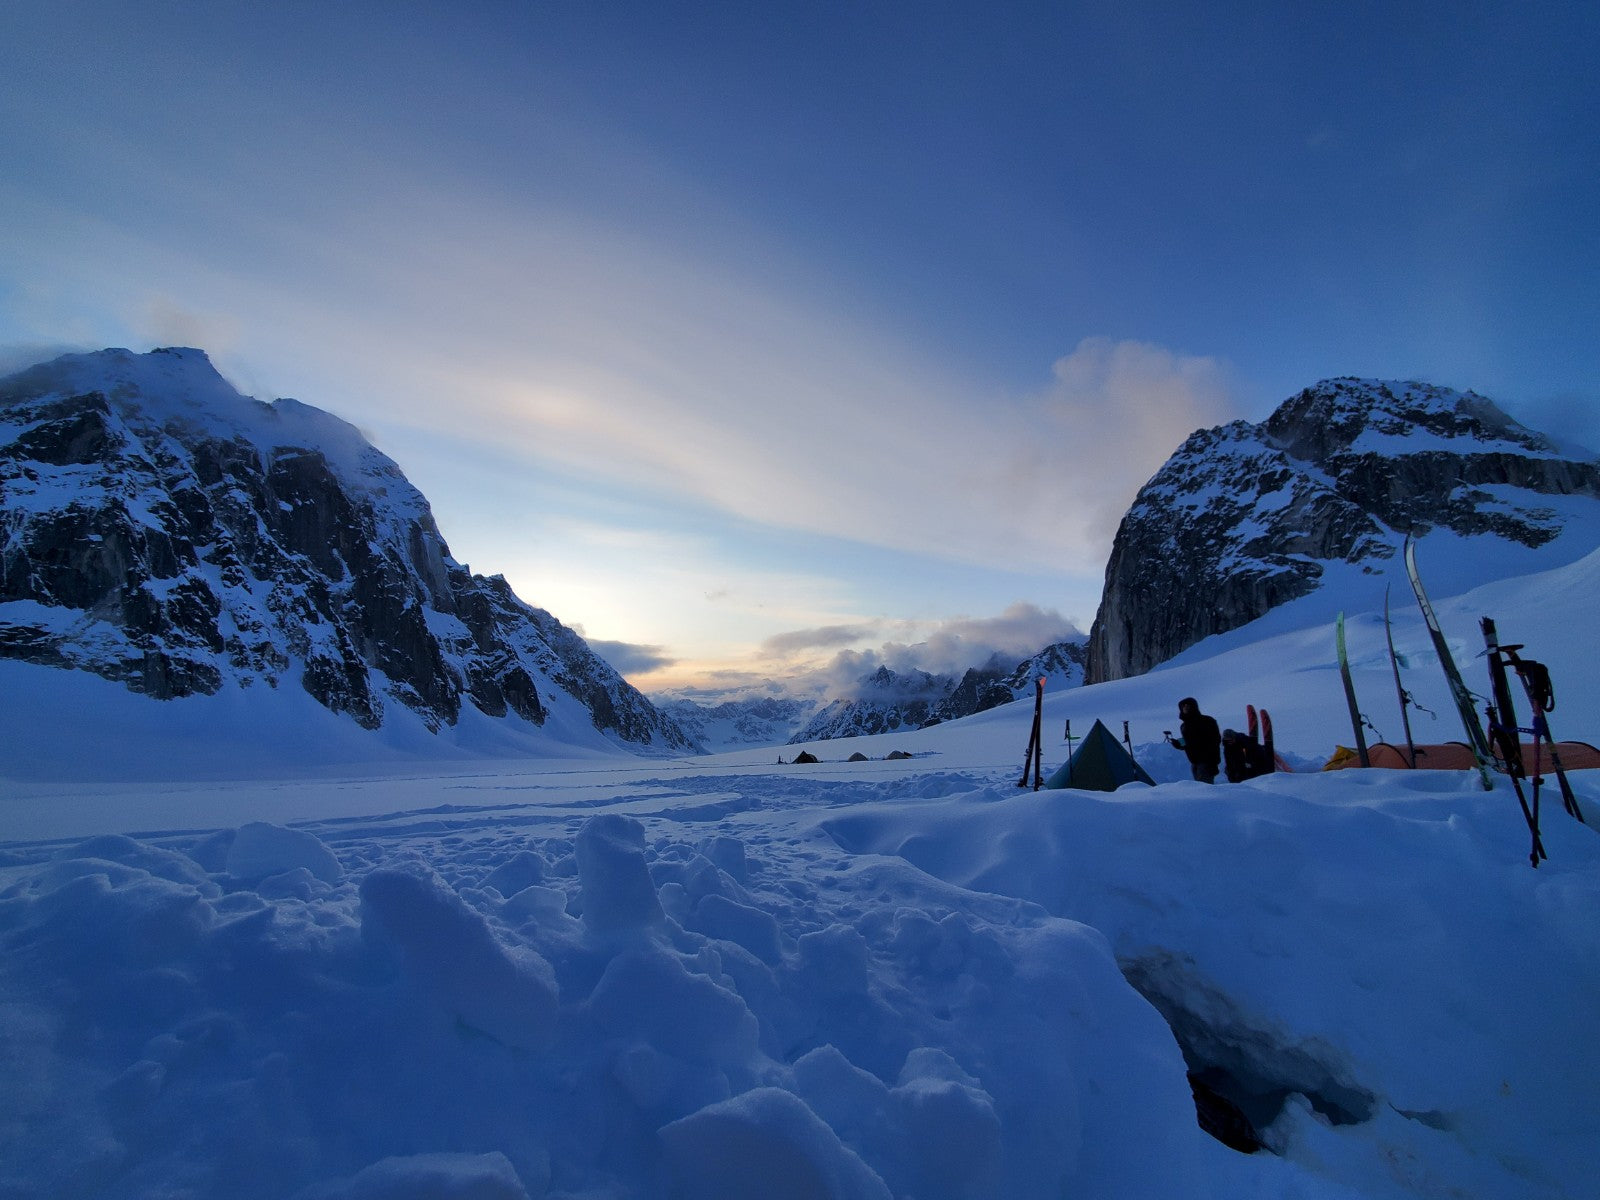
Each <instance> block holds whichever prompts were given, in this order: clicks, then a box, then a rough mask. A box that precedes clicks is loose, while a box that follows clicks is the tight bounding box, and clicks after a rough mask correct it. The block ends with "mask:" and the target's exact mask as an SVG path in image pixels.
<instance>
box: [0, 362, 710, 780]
mask: <svg viewBox="0 0 1600 1200" xmlns="http://www.w3.org/2000/svg"><path fill="white" fill-rule="evenodd" d="M0 657H9V658H19V659H25V660H27V661H31V662H36V663H44V664H49V665H53V666H60V667H71V668H77V669H81V670H86V671H92V672H94V673H96V674H99V675H103V676H105V677H107V678H110V679H115V680H120V681H122V682H123V683H124V684H126V686H127V687H129V688H130V689H132V690H133V691H136V692H141V693H144V694H147V695H149V696H151V697H153V698H158V699H169V698H174V697H181V696H188V695H193V694H197V693H200V694H214V693H216V692H218V691H220V690H221V689H223V688H226V687H241V688H248V687H253V686H266V687H277V686H279V685H280V684H281V683H283V682H286V681H287V682H290V683H294V684H296V685H298V686H301V687H303V688H304V689H305V690H306V691H307V692H308V693H310V694H311V695H312V696H313V697H315V698H316V699H317V700H318V701H319V702H320V703H321V704H323V705H324V706H326V707H327V708H328V709H330V710H332V711H333V712H336V713H342V714H345V715H346V716H348V717H349V718H350V719H351V720H353V721H355V722H356V723H357V724H359V725H361V726H363V727H366V728H369V729H372V728H377V727H378V726H380V725H382V724H383V723H384V721H385V719H386V714H387V713H388V712H389V706H391V705H393V704H399V705H403V706H404V707H405V708H406V709H409V710H411V711H412V712H414V713H416V714H417V715H418V716H419V717H420V718H421V719H422V720H423V721H424V722H425V723H426V724H427V726H428V727H429V728H432V729H435V730H438V729H441V728H443V727H445V726H450V725H454V724H455V723H456V722H457V721H458V720H459V719H460V717H461V714H462V711H463V706H464V705H468V704H470V705H472V706H473V707H474V708H476V709H477V710H479V711H481V712H483V713H485V714H487V715H489V716H491V717H497V718H498V717H504V718H508V719H513V720H520V721H525V722H528V723H531V724H532V725H535V726H537V725H542V724H544V723H545V721H546V720H547V718H548V716H549V715H550V712H551V710H552V705H574V704H575V705H580V706H581V707H582V708H583V709H584V710H587V712H588V713H589V714H590V715H591V717H592V721H593V724H594V726H595V728H597V729H599V730H600V731H602V732H603V733H606V734H607V735H609V736H610V737H612V738H613V739H615V740H617V741H619V742H623V743H627V744H630V745H632V746H634V747H654V748H657V749H662V750H668V749H671V750H687V749H693V748H695V746H694V743H693V741H692V739H690V738H689V737H688V736H687V735H686V734H684V733H683V731H682V730H680V729H679V728H678V727H677V726H676V725H675V724H674V723H673V722H672V721H671V720H670V719H668V718H665V717H663V715H662V714H660V713H659V712H657V711H656V709H655V708H654V707H653V706H652V705H651V704H650V702H649V701H648V700H646V699H645V697H644V696H643V695H641V694H640V693H639V692H638V691H637V690H636V689H634V688H633V687H631V686H630V685H629V684H627V683H626V682H625V681H624V680H623V679H622V678H621V677H620V676H618V675H617V673H616V672H615V671H614V670H612V668H611V667H610V666H609V665H607V664H606V663H605V662H604V661H602V660H601V659H600V658H598V657H597V656H596V655H595V654H594V653H593V652H592V651H591V650H590V649H589V647H588V646H587V644H586V643H584V641H583V639H582V638H580V637H579V636H578V635H577V634H575V633H573V632H572V631H571V630H570V629H568V628H566V626H564V625H562V624H561V622H560V621H558V620H556V619H555V618H554V617H553V616H551V615H550V614H549V613H547V612H544V611H542V610H540V609H536V608H533V607H531V606H529V605H527V604H525V603H523V602H522V601H521V600H520V599H518V598H517V597H516V596H515V595H514V594H513V593H512V591H511V588H510V587H509V585H508V584H507V583H506V581H505V580H504V579H502V578H500V577H489V578H485V577H483V576H479V575H474V574H471V573H470V572H469V571H468V570H467V569H466V568H465V567H463V566H462V565H461V564H459V563H457V562H455V561H454V560H453V559H452V558H451V557H450V551H449V547H448V546H447V545H446V544H445V541H444V539H443V538H442V537H441V536H440V533H439V530H438V528H437V527H436V526H435V524H434V520H433V515H432V513H431V511H430V510H429V507H428V503H427V501H426V500H425V499H424V498H423V496H422V495H421V493H420V492H418V491H417V490H416V489H415V488H414V487H412V486H411V484H410V483H409V482H408V481H407V480H406V478H405V476H404V474H403V473H402V472H401V471H400V468H399V467H398V466H396V465H395V464H394V462H392V461H391V460H390V459H388V458H387V457H385V456H384V455H383V454H381V453H379V451H377V450H376V449H375V448H374V447H372V446H371V445H370V444H369V443H368V442H367V441H366V440H365V439H364V438H363V437H362V436H361V435H360V434H359V433H358V432H357V431H356V430H355V429H354V428H353V427H352V426H350V425H347V424H346V423H344V422H343V421H340V420H338V419H337V418H335V417H332V416H330V415H329V414H327V413H324V412H321V411H319V410H317V409H314V408H311V407H310V406H307V405H304V404H300V403H298V402H297V401H293V400H276V401H273V402H272V403H271V404H265V403H261V402H259V401H255V400H250V399H247V398H245V397H243V396H240V395H239V394H238V393H237V392H235V391H234V390H233V388H232V387H230V386H229V385H228V384H227V383H226V382H225V381H224V380H223V379H222V378H221V376H219V375H218V374H217V373H216V371H215V370H214V369H213V368H212V366H211V364H210V362H209V360H208V359H207V358H206V356H205V355H204V354H203V353H201V352H200V351H198V350H179V349H169V350H157V351H153V352H151V353H150V354H147V355H135V354H131V353H129V352H128V351H126V350H107V351H102V352H99V353H97V354H88V355H67V356H65V357H63V358H60V359H57V360H56V361H54V362H52V363H47V364H42V365H40V366H38V367H34V368H31V369H29V370H27V371H23V372H20V373H18V374H16V375H13V376H10V377H8V378H6V379H5V380H3V381H0Z"/></svg>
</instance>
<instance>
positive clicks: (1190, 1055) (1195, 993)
mask: <svg viewBox="0 0 1600 1200" xmlns="http://www.w3.org/2000/svg"><path fill="white" fill-rule="evenodd" d="M1122 973H1123V974H1124V975H1125V976H1126V977H1127V979H1128V982H1129V983H1131V984H1132V985H1133V986H1134V988H1135V989H1136V990H1137V991H1138V992H1139V994H1140V995H1142V996H1143V997H1144V998H1145V999H1146V1000H1148V1001H1150V1003H1151V1004H1152V1005H1153V1006H1154V1007H1155V1009H1156V1011H1157V1012H1159V1013H1160V1014H1161V1015H1162V1016H1163V1017H1165V1018H1166V1021H1167V1024H1168V1025H1169V1026H1171V1027H1172V1033H1173V1036H1174V1037H1175V1038H1176V1039H1177V1041H1178V1046H1179V1048H1180V1049H1181V1050H1182V1051H1183V1059H1184V1063H1185V1064H1186V1065H1187V1067H1188V1069H1189V1086H1190V1088H1191V1090H1192V1091H1193V1092H1194V1101H1195V1113H1196V1116H1197V1117H1198V1119H1199V1122H1200V1127H1201V1128H1202V1129H1204V1130H1205V1131H1206V1132H1207V1133H1209V1134H1210V1135H1211V1136H1212V1137H1214V1138H1216V1139H1217V1140H1218V1141H1219V1142H1221V1143H1222V1144H1223V1145H1225V1146H1230V1147H1232V1148H1233V1149H1235V1150H1239V1151H1241V1152H1243V1153H1246V1154H1252V1153H1254V1152H1255V1151H1257V1150H1260V1149H1263V1148H1264V1147H1267V1146H1268V1142H1267V1140H1266V1139H1265V1138H1264V1134H1265V1132H1266V1130H1267V1129H1268V1127H1270V1126H1271V1125H1272V1123H1273V1122H1274V1121H1276V1120H1277V1119H1278V1117H1279V1116H1280V1115H1281V1114H1282V1112H1283V1106H1284V1104H1285V1103H1286V1102H1287V1101H1288V1099H1289V1097H1290V1096H1293V1095H1301V1096H1304V1097H1305V1098H1306V1100H1307V1101H1308V1102H1309V1103H1310V1105H1311V1108H1312V1111H1314V1112H1316V1113H1317V1114H1319V1115H1320V1116H1321V1117H1323V1118H1324V1119H1325V1120H1326V1121H1328V1122H1329V1124H1332V1125H1354V1124H1357V1123H1359V1122H1362V1121H1367V1120H1370V1119H1371V1118H1372V1114H1373V1111H1374V1108H1375V1104H1376V1100H1375V1097H1374V1096H1373V1095H1372V1093H1370V1092H1368V1091H1367V1090H1365V1089H1364V1088H1362V1087H1360V1086H1358V1085H1357V1084H1355V1083H1352V1082H1351V1081H1350V1080H1349V1078H1348V1077H1347V1074H1346V1072H1345V1071H1343V1070H1342V1069H1341V1066H1340V1059H1341V1056H1340V1054H1339V1053H1338V1051H1336V1050H1335V1049H1334V1048H1333V1047H1331V1046H1328V1045H1326V1044H1323V1043H1318V1042H1316V1041H1314V1040H1301V1041H1295V1042H1291V1041H1290V1040H1289V1039H1288V1038H1286V1037H1285V1036H1284V1035H1283V1034H1281V1033H1278V1034H1274V1033H1273V1032H1271V1031H1270V1030H1267V1029H1264V1028H1261V1027H1260V1024H1259V1023H1256V1024H1252V1023H1250V1022H1249V1021H1248V1020H1247V1019H1246V1018H1245V1015H1244V1014H1243V1013H1242V1012H1241V1011H1240V1010H1239V1007H1238V1006H1237V1005H1236V1004H1234V1003H1233V1001H1231V1000H1230V999H1229V998H1228V997H1227V996H1226V995H1224V994H1223V993H1222V992H1221V991H1219V990H1218V989H1217V988H1216V987H1214V986H1213V985H1212V984H1210V983H1208V982H1207V981H1206V980H1205V979H1203V978H1202V977H1201V976H1200V974H1199V972H1198V971H1197V970H1196V969H1195V967H1194V964H1193V963H1192V962H1189V961H1188V960H1186V959H1183V958H1180V957H1179V956H1177V955H1174V954H1170V953H1167V952H1160V953H1157V954H1152V955H1146V956H1144V957H1141V958H1138V959H1133V960H1128V961H1125V962H1123V963H1122Z"/></svg>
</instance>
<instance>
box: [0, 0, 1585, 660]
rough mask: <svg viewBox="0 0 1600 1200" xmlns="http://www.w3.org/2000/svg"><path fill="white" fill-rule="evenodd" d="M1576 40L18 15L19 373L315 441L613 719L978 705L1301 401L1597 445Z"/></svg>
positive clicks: (708, 10) (738, 18) (1487, 10)
mask: <svg viewBox="0 0 1600 1200" xmlns="http://www.w3.org/2000/svg"><path fill="white" fill-rule="evenodd" d="M1597 47H1600V5H1595V4H1593V3H1583V4H1577V3H1574V4H1553V3H1538V2H1535V3H1520V4H1510V3H1458V4H1449V5H1444V4H1421V3H1371V4H1368V3H1350V2H1345V3H1339V4H1331V3H1320V2H1311V3H1301V4H1294V5H1285V4H1276V3H1275V4H1266V3H1261V4H1254V3H1247V4H1226V5H1219V4H1215V3H1210V4H1188V3H1166V4H1153V3H1136V2H1135V3H1093V4H1078V3H1056V4H1022V3H986V4H975V3H974V4H937V3H923V4H874V3H852V4H831V3H807V4H803V5H802V4H794V5H787V4H786V5H779V4H762V3H750V2H748V0H746V2H744V3H726V4H724V3H714V4H713V3H706V4H692V5H691V4H671V3H668V4H608V3H603V2H586V3H584V2H560V3H528V2H519V0H480V2H475V3H457V4H449V5H446V4H422V3H406V2H396V3H381V4H380V3H368V2H352V3H310V2H297V0H288V2H284V3H276V4H262V3H251V4H236V3H229V2H225V0H224V2H211V3H154V2H146V0H121V2H117V3H110V2H106V3H95V2H73V0H52V2H49V3H41V2H37V0H10V2H9V3H7V4H6V5H4V6H3V7H0V153H3V155H4V170H3V171H0V366H7V367H9V366H15V365H19V364H20V363H23V362H28V361H33V360H35V359H37V358H39V357H43V356H47V355H49V354H52V353H55V352H59V351H60V350H63V349H87V348H97V347H100V346H106V345H125V346H128V347H130V348H133V349H139V350H143V349H149V348H151V347H153V346H156V345H165V344H188V345H198V346H200V347H202V348H203V349H205V350H207V351H208V352H209V353H210V354H211V356H212V359H213V361H214V362H215V363H216V364H217V366H218V368H219V369H220V370H222V371H223V373H224V374H225V375H227V377H228V378H229V379H230V380H231V381H233V382H234V383H235V385H236V386H238V387H239V388H240V389H241V390H243V391H245V392H247V393H249V394H253V395H257V396H261V397H262V398H271V397H273V396H277V395H294V396H297V397H298V398H300V399H302V400H305V401H307V402H308V403H312V404H316V405H318V406H320V407H323V408H327V409H330V410H332V411H334V412H336V413H338V414H339V415H341V416H344V417H346V418H347V419H349V420H352V421H354V422H355V423H356V424H358V425H360V426H361V427H362V428H363V429H365V430H367V431H368V433H369V435H370V436H371V437H372V438H373V440H374V441H375V442H376V443H377V444H378V445H379V446H380V448H382V449H384V450H386V451H387V452H388V453H389V454H391V455H392V456H393V457H394V458H396V459H397V460H398V461H399V462H400V464H401V466H402V467H403V468H404V469H405V470H406V472H407V473H408V474H409V475H410V476H411V478H412V479H413V481H414V482H416V483H417V484H418V486H419V487H421V488H422V490H423V491H424V492H425V493H426V494H427V495H428V496H429V498H430V499H431V500H432V502H433V504H434V508H435V513H436V515H437V517H438V519H439V523H440V526H441V529H442V530H443V532H444V534H445V536H446V538H447V539H448V540H449V542H450V544H451V546H452V548H453V550H454V551H455V554H456V557H457V558H459V559H461V560H462V561H465V562H468V563H470V565H471V566H472V567H473V569H474V570H478V571H482V572H489V573H503V574H505V575H506V576H507V577H508V578H509V579H510V580H511V582H512V584H513V585H514V586H515V587H516V588H517V590H518V592H519V594H521V595H522V596H523V597H524V598H525V599H527V600H529V601H530V602H532V603H534V604H538V605H540V606H543V607H546V608H549V609H550V610H551V611H552V612H554V613H555V614H556V615H557V616H559V617H561V618H562V619H563V620H565V621H567V622H569V623H571V624H574V625H577V626H579V627H581V628H582V629H583V630H584V632H585V633H586V634H587V635H588V636H590V637H591V638H592V639H593V640H595V641H597V642H601V643H608V644H610V643H620V645H611V646H610V650H611V653H612V654H613V655H614V656H615V661H617V662H618V665H619V666H623V667H624V668H625V669H628V670H629V672H630V674H631V677H633V678H634V679H635V680H636V681H638V682H640V683H641V684H643V685H644V686H647V687H659V686H665V685H668V684H681V683H686V682H691V681H698V682H707V683H717V682H720V683H729V682H736V681H739V680H743V679H748V678H759V677H761V676H762V675H774V676H776V675H783V674H785V673H787V672H790V671H794V670H798V669H802V668H817V667H827V666H829V665H830V664H831V666H832V669H834V670H835V671H837V672H844V673H848V672H850V671H854V670H856V669H858V668H860V667H862V666H865V665H870V664H871V663H873V662H875V661H878V660H880V659H883V660H888V661H891V662H894V663H897V664H899V663H913V662H914V663H918V664H920V665H924V666H928V667H929V668H933V667H948V666H956V665H965V664H964V663H963V662H962V661H961V660H962V659H964V658H973V657H982V656H983V653H984V652H986V651H987V650H989V649H991V648H999V649H1002V650H1004V651H1006V652H1008V653H1009V652H1013V651H1016V652H1026V651H1029V650H1032V649H1037V648H1038V647H1039V646H1041V645H1043V644H1044V643H1045V642H1047V641H1049V640H1053V639H1054V638H1055V637H1058V636H1060V635H1062V634H1063V633H1064V632H1066V631H1067V630H1068V628H1069V627H1070V626H1071V625H1073V624H1076V625H1077V626H1078V627H1079V628H1082V629H1087V627H1088V625H1089V622H1090V621H1091V620H1092V618H1093V615H1094V608H1095V604H1096V602H1097V600H1098V594H1099V584H1100V577H1101V573H1102V571H1103V568H1104V561H1105V555H1106V553H1107V551H1108V549H1109V545H1110V538H1111V536H1112V534H1113V533H1114V531H1115V527H1116V521H1117V518H1118V517H1119V516H1120V515H1121V513H1122V511H1123V510H1124V509H1125V507H1126V505H1127V504H1128V502H1129V501H1130V500H1131V499H1132V496H1133V494H1134V492H1135V491H1136V490H1137V488H1138V487H1139V485H1140V484H1141V483H1142V482H1143V481H1144V480H1145V479H1146V478H1148V476H1149V475H1150V474H1151V473H1152V472H1153V471H1154V470H1155V469H1156V468H1157V467H1159V466H1160V464H1161V463H1162V462H1163V461H1164V460H1165V459H1166V457H1167V456H1168V455H1169V454H1170V453H1171V452H1172V450H1173V449H1175V448H1176V447H1177V445H1178V444H1179V443H1180V442H1181V441H1182V440H1183V438H1184V437H1185V436H1186V435H1187V434H1188V433H1189V432H1190V431H1192V430H1193V429H1195V428H1198V427H1201V426H1205V425H1211V424H1216V423H1218V422H1221V421H1225V420H1230V419H1233V418H1236V417H1244V418H1247V419H1252V420H1255V419H1260V418H1261V417H1263V416H1265V415H1266V414H1267V413H1268V412H1270V411H1271V409H1272V408H1273V407H1274V406H1275V405H1276V404H1277V403H1279V402H1280V401H1282V400H1283V399H1285V398H1286V397H1288V396H1289V395H1291V394H1293V393H1294V392H1296V391H1298V390H1299V389H1300V388H1303V387H1306V386H1309V385H1310V384H1312V383H1314V382H1316V381H1317V380H1319V379H1322V378H1326V377H1329V376H1333V375H1348V374H1355V375H1367V376H1376V377H1381V378H1388V379H1399V378H1406V379H1424V380H1428V381H1431V382H1435V383H1440V384H1445V385H1449V386H1453V387H1458V388H1463V389H1465V388H1472V389H1475V390H1477V391H1479V392H1482V393H1484V394H1486V395H1488V396H1490V397H1491V398H1493V399H1495V400H1497V401H1498V402H1500V403H1501V404H1502V406H1503V407H1505V408H1507V409H1508V410H1509V411H1511V412H1512V413H1513V415H1516V416H1518V417H1520V418H1521V419H1523V420H1524V421H1526V422H1528V423H1529V424H1533V425H1535V426H1538V427H1540V428H1545V429H1547V430H1550V431H1552V432H1559V433H1562V434H1565V435H1566V436H1568V437H1570V438H1573V439H1576V440H1578V441H1580V442H1584V443H1586V444H1587V445H1589V446H1591V447H1594V446H1600V403H1597V402H1600V337H1597V329H1600V320H1597V318H1600V217H1597V214H1600V195H1597V192H1600V186H1597V182H1600V132H1597V130H1600V84H1597V82H1596V72H1595V71H1594V69H1593V60H1594V56H1595V52H1596V49H1597ZM836 656H841V657H836ZM652 663H662V664H666V663H670V664H671V665H662V666H660V667H659V668H658V669H657V670H656V671H655V672H654V673H650V672H649V671H648V670H647V668H648V667H649V666H650V665H651V664H652Z"/></svg>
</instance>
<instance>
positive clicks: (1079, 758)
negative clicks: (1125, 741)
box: [1044, 721, 1156, 792]
mask: <svg viewBox="0 0 1600 1200" xmlns="http://www.w3.org/2000/svg"><path fill="white" fill-rule="evenodd" d="M1155 782H1156V781H1155V780H1154V779H1151V778H1150V776H1149V775H1147V774H1145V771H1144V768H1143V767H1141V766H1140V765H1139V764H1138V763H1136V762H1134V761H1133V755H1131V754H1129V753H1128V751H1127V750H1126V749H1124V747H1123V745H1122V743H1121V742H1119V741H1117V739H1116V738H1114V737H1112V736H1111V731H1110V730H1109V729H1107V728H1106V727H1105V726H1104V725H1102V724H1101V723H1100V722H1099V721H1096V722H1095V723H1094V727H1093V728H1092V729H1090V730H1089V732H1088V733H1087V734H1086V735H1085V736H1084V739H1083V744H1082V745H1081V746H1079V747H1078V748H1077V749H1076V750H1074V751H1073V752H1072V757H1071V758H1069V759H1067V761H1066V762H1064V763H1062V764H1061V766H1059V767H1057V768H1056V771H1055V774H1053V775H1051V776H1050V778H1049V779H1046V780H1045V781H1044V786H1045V787H1047V788H1080V789H1082V790H1083V791H1086V792H1114V791H1116V790H1117V789H1118V788H1119V787H1121V786H1122V785H1123V784H1125V783H1148V784H1150V785H1151V786H1152V787H1154V786H1155Z"/></svg>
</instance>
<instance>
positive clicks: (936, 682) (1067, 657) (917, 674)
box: [789, 641, 1085, 745]
mask: <svg viewBox="0 0 1600 1200" xmlns="http://www.w3.org/2000/svg"><path fill="white" fill-rule="evenodd" d="M1084 662H1085V650H1084V644H1083V643H1082V642H1078V641H1072V642H1057V643H1056V644H1055V645H1053V646H1047V647H1045V648H1044V649H1043V650H1041V651H1039V653H1038V654H1035V655H1032V656H1031V657H1029V658H1026V659H1024V660H1023V661H1022V662H1020V663H1014V664H1013V663H1010V662H1007V661H1006V660H1004V659H1002V658H1000V657H999V656H996V657H994V658H991V659H990V660H989V661H988V662H987V663H985V664H984V665H982V666H978V667H969V668H967V670H966V671H964V672H963V673H962V674H961V675H960V676H956V675H935V674H930V673H929V672H927V671H919V670H904V671H894V670H891V669H890V668H889V667H887V666H882V667H879V668H878V669H877V670H876V671H874V672H873V673H872V674H870V675H867V676H865V677H864V678H862V679H861V680H860V681H859V683H858V684H857V686H856V688H855V690H854V691H853V692H852V693H851V694H850V695H848V696H841V697H837V698H835V699H833V700H830V701H829V702H828V703H827V704H825V705H823V706H822V707H821V708H820V709H818V710H817V711H816V713H815V714H814V715H813V716H812V718H811V719H810V721H808V722H807V723H806V724H805V726H804V727H803V728H801V729H800V730H799V731H798V732H797V733H795V734H794V735H793V736H792V737H790V738H789V742H790V744H791V745H798V744H800V743H802V742H817V741H828V740H831V739H834V738H842V737H862V736H866V735H870V734H877V733H894V732H896V731H899V730H910V729H921V728H922V727H924V726H926V725H936V724H939V723H941V722H944V721H955V720H959V719H960V718H962V717H970V716H972V715H973V714H974V713H980V712H985V711H987V710H988V709H991V708H995V707H997V706H998V705H1001V704H1009V703H1011V702H1012V701H1013V700H1018V699H1021V698H1022V697H1024V696H1031V695H1032V694H1033V690H1034V681H1035V680H1036V679H1039V678H1041V677H1043V678H1044V679H1045V680H1046V687H1049V688H1056V689H1059V688H1063V687H1077V686H1079V685H1081V684H1082V683H1083V673H1084Z"/></svg>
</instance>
